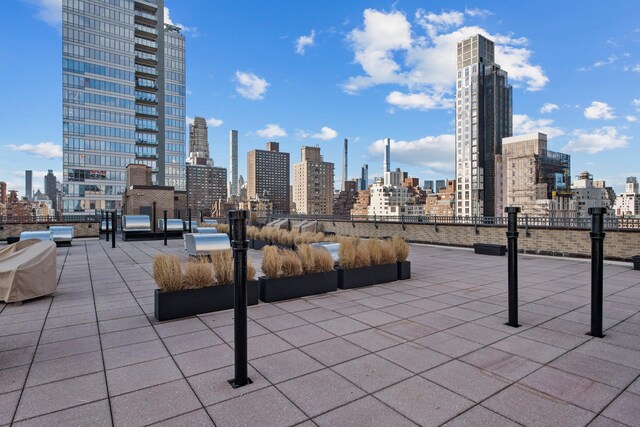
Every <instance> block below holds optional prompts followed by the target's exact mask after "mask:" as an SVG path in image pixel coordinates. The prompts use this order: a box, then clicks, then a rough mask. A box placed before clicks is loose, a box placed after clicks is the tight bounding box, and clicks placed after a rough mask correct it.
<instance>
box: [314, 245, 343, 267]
mask: <svg viewBox="0 0 640 427" xmlns="http://www.w3.org/2000/svg"><path fill="white" fill-rule="evenodd" d="M311 246H312V247H315V248H322V249H325V250H327V251H329V253H330V254H331V258H332V259H333V265H338V264H340V243H333V242H319V243H312V244H311Z"/></svg>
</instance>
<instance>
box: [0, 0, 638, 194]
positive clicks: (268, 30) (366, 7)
mask: <svg viewBox="0 0 640 427" xmlns="http://www.w3.org/2000/svg"><path fill="white" fill-rule="evenodd" d="M165 3H166V6H167V7H168V18H169V19H170V20H171V21H172V22H173V23H174V24H175V25H179V26H182V27H183V29H184V32H185V34H186V37H187V115H188V116H189V117H193V116H195V115H200V116H204V117H206V118H207V119H209V122H210V126H209V143H210V146H211V154H212V157H213V159H214V162H215V163H216V165H219V166H224V167H228V154H229V153H228V133H229V130H230V129H238V131H239V138H240V147H239V169H240V173H241V174H242V175H244V176H245V177H246V152H247V151H249V150H251V149H253V148H264V145H265V143H266V142H267V141H269V140H276V141H279V142H280V147H281V150H282V151H288V152H290V153H291V158H292V161H293V162H297V161H299V159H300V154H299V153H300V147H301V146H303V145H316V144H318V145H319V146H320V147H321V148H322V152H323V154H324V156H325V160H328V161H332V162H334V163H336V164H337V165H336V173H337V175H336V181H337V182H339V180H340V179H341V176H340V171H341V168H340V166H339V164H340V162H341V150H342V139H343V138H345V137H346V138H349V139H350V141H351V142H350V156H349V177H356V176H357V175H358V174H359V171H360V166H361V165H362V164H364V163H368V164H369V173H370V176H376V175H380V174H381V170H382V143H381V140H382V139H383V138H385V137H390V138H392V139H393V140H394V142H393V144H392V153H391V166H392V167H393V168H396V167H400V168H402V169H403V170H406V171H408V172H409V173H410V175H411V176H417V177H419V178H420V179H421V180H423V179H443V178H453V176H454V154H453V153H454V152H453V119H454V112H453V107H452V101H451V100H452V96H453V82H454V71H455V42H456V41H458V40H459V39H461V38H464V37H466V36H468V35H471V34H474V33H476V32H481V33H483V34H485V35H488V36H489V37H491V38H493V39H494V40H495V41H496V44H497V45H498V51H497V52H496V62H497V63H498V64H500V65H501V66H502V68H503V69H505V70H506V71H507V72H508V73H509V78H510V82H511V83H512V84H513V86H514V91H513V110H514V134H522V133H528V132H532V131H538V130H540V131H542V132H546V133H547V134H548V135H549V139H550V143H549V148H550V149H552V150H557V151H565V152H568V153H570V154H571V155H572V175H574V176H575V175H577V174H578V173H579V172H580V171H582V170H589V171H590V172H591V173H593V175H594V178H595V179H605V180H606V181H607V183H608V185H613V186H614V188H615V189H616V191H618V192H619V191H622V190H623V185H624V180H625V177H626V176H629V175H634V176H638V177H640V143H639V139H640V85H639V83H640V23H639V22H638V16H640V2H634V1H613V2H607V3H606V4H604V3H602V2H597V1H562V2H558V1H554V2H551V1H536V2H533V1H531V2H518V3H517V5H518V6H517V8H516V7H514V5H515V4H516V3H512V2H505V1H499V2H498V1H485V2H475V3H474V2H455V1H447V2H442V1H438V2H436V1H431V2H429V1H408V0H398V1H395V2H389V1H367V2H364V1H348V2H346V1H345V2H341V1H327V2H311V1H305V2H302V1H293V0H291V1H244V2H239V1H238V2H236V1H222V0H216V1H205V0H180V1H178V0H166V2H165ZM60 4H61V0H3V1H1V2H0V16H2V17H4V19H3V26H4V28H3V30H4V37H2V38H0V55H1V56H0V57H2V58H3V60H2V61H0V81H1V82H2V98H1V99H2V102H0V117H1V118H2V119H1V126H0V129H1V130H2V131H1V132H0V154H1V155H0V180H3V181H7V182H8V183H9V188H14V189H17V190H18V191H20V192H22V190H23V188H24V178H23V176H24V170H25V169H32V170H34V187H35V188H40V187H42V185H43V183H42V176H43V175H44V174H45V173H46V171H47V169H53V170H54V171H56V174H57V175H58V179H61V178H62V176H61V175H62V174H61V170H62V159H61V152H62V150H61V148H60V144H61V134H62V130H61V128H62V120H61V109H62V106H61V75H62V72H61V32H60V19H61V16H60V15H61V12H60V7H61V6H60Z"/></svg>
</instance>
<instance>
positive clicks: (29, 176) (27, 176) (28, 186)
mask: <svg viewBox="0 0 640 427" xmlns="http://www.w3.org/2000/svg"><path fill="white" fill-rule="evenodd" d="M24 196H25V197H26V198H27V200H31V199H33V171H24Z"/></svg>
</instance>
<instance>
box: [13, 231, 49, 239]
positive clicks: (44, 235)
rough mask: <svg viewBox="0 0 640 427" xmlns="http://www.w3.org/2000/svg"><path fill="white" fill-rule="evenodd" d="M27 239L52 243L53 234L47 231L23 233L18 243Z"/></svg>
mask: <svg viewBox="0 0 640 427" xmlns="http://www.w3.org/2000/svg"><path fill="white" fill-rule="evenodd" d="M28 239H37V240H45V241H53V232H52V231H49V230H42V231H23V232H22V233H20V241H23V240H28Z"/></svg>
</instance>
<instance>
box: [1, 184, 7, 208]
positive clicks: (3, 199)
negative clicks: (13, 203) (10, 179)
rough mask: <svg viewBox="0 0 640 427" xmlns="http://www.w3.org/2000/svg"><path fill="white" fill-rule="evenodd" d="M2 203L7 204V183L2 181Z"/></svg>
mask: <svg viewBox="0 0 640 427" xmlns="http://www.w3.org/2000/svg"><path fill="white" fill-rule="evenodd" d="M0 203H3V204H4V203H7V183H6V182H4V181H0Z"/></svg>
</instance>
